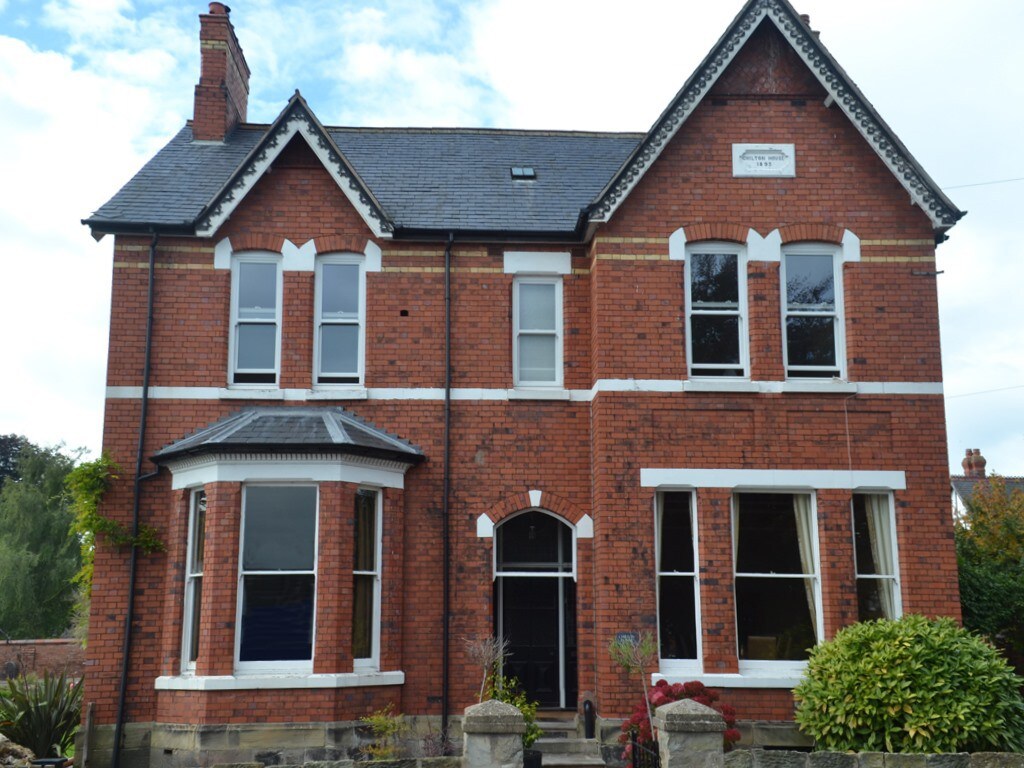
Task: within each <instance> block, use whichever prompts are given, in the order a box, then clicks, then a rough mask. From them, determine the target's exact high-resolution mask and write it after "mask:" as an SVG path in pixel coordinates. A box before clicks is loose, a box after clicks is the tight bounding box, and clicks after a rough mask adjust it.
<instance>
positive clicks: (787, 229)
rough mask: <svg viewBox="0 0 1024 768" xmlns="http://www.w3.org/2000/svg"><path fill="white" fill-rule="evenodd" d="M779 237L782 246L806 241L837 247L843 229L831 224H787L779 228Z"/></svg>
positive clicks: (841, 237)
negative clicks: (834, 244)
mask: <svg viewBox="0 0 1024 768" xmlns="http://www.w3.org/2000/svg"><path fill="white" fill-rule="evenodd" d="M779 235H780V236H781V237H782V243H783V245H785V244H786V243H797V242H801V241H808V240H813V241H814V242H818V243H836V244H837V245H838V244H840V243H842V242H843V227H838V226H834V225H831V224H787V225H786V226H784V227H779Z"/></svg>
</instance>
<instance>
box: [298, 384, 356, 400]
mask: <svg viewBox="0 0 1024 768" xmlns="http://www.w3.org/2000/svg"><path fill="white" fill-rule="evenodd" d="M368 397H369V394H368V393H367V391H366V387H363V386H360V385H358V384H350V385H347V386H346V385H344V384H341V385H338V386H335V387H331V386H328V385H321V386H318V387H316V388H314V389H311V390H309V392H307V394H306V399H307V400H366V399H367V398H368Z"/></svg>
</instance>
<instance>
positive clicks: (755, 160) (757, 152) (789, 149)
mask: <svg viewBox="0 0 1024 768" xmlns="http://www.w3.org/2000/svg"><path fill="white" fill-rule="evenodd" d="M732 175H733V176H737V177H749V176H781V177H784V178H792V177H794V176H796V149H795V147H794V145H793V144H733V145H732Z"/></svg>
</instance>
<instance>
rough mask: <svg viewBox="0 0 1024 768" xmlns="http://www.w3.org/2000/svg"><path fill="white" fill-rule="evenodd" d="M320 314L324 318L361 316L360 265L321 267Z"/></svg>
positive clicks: (327, 265)
mask: <svg viewBox="0 0 1024 768" xmlns="http://www.w3.org/2000/svg"><path fill="white" fill-rule="evenodd" d="M321 270H322V272H321V275H322V280H323V282H322V285H321V286H320V299H321V301H320V312H321V315H322V317H324V318H341V317H353V318H354V317H358V316H359V265H357V264H323V265H322V266H321Z"/></svg>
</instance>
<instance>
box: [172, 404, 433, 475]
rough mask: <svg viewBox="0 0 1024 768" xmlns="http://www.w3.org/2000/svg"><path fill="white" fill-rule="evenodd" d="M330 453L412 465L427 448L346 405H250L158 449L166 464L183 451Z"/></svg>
mask: <svg viewBox="0 0 1024 768" xmlns="http://www.w3.org/2000/svg"><path fill="white" fill-rule="evenodd" d="M239 451H245V452H247V453H252V452H266V451H289V452H302V453H307V452H328V453H342V454H354V455H360V456H372V457H376V458H382V459H390V460H395V461H402V462H405V463H407V464H414V463H417V462H419V461H422V460H423V458H424V455H423V452H422V451H421V450H420V449H419V448H417V447H415V446H414V445H412V444H411V443H409V442H407V441H405V440H402V439H401V438H399V437H396V436H395V435H392V434H389V433H387V432H384V431H383V430H381V429H378V428H377V427H375V426H373V425H372V424H369V423H367V422H365V421H363V420H362V419H360V418H359V417H358V416H356V415H355V414H353V413H351V412H350V411H346V410H345V409H344V408H331V407H320V408H318V407H292V408H290V407H286V406H281V407H273V406H271V407H257V408H246V409H244V410H241V411H237V412H236V413H233V414H232V415H230V416H228V417H226V418H224V419H221V420H220V421H217V422H214V423H213V424H210V425H209V426H207V427H204V428H203V429H200V430H197V431H196V432H193V433H192V434H191V435H188V436H187V437H185V438H183V439H181V440H178V441H177V442H174V443H171V444H170V445H168V446H166V447H164V448H162V449H160V450H159V451H158V452H157V453H156V454H155V455H154V456H153V460H154V461H155V462H156V463H158V464H162V463H165V462H166V461H168V460H170V459H175V458H179V457H181V456H185V455H196V454H204V453H225V452H239Z"/></svg>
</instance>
